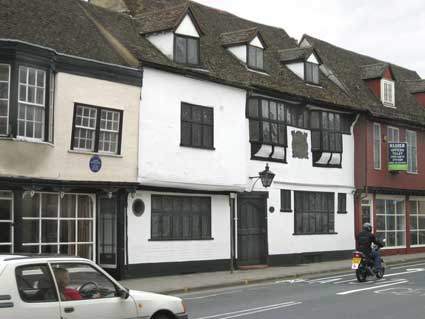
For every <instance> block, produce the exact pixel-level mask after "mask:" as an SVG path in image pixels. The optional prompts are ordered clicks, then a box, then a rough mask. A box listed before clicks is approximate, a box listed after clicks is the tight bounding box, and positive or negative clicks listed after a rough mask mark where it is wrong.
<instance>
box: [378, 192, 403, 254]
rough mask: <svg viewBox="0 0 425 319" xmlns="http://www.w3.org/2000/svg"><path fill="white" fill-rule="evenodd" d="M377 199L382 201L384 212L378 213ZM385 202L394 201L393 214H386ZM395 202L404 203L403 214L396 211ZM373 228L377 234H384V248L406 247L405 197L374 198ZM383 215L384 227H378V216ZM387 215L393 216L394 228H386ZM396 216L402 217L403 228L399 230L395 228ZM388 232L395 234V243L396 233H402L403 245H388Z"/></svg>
mask: <svg viewBox="0 0 425 319" xmlns="http://www.w3.org/2000/svg"><path fill="white" fill-rule="evenodd" d="M378 201H384V213H383V214H379V211H378ZM387 202H394V214H388V213H387V211H388V209H387ZM397 202H403V203H404V212H403V214H399V213H398V211H397ZM374 205H375V207H374V210H375V212H374V213H375V215H376V217H375V224H376V225H375V230H376V235H377V236H378V235H379V234H385V237H386V248H389V249H394V248H406V247H407V241H406V232H407V230H406V223H407V214H406V205H407V202H406V200H405V199H397V198H377V199H376V200H375V204H374ZM381 216H382V217H383V220H384V229H378V226H380V224H379V222H378V219H379V217H381ZM389 217H390V218H391V217H393V218H394V229H390V230H389V229H388V227H387V225H388V220H389ZM397 217H404V229H403V230H399V229H398V228H397V226H398V224H397ZM388 233H394V234H395V243H397V234H398V233H403V234H404V235H403V236H402V238H404V245H396V246H389V240H388V236H387V235H388Z"/></svg>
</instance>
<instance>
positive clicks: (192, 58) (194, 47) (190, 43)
mask: <svg viewBox="0 0 425 319" xmlns="http://www.w3.org/2000/svg"><path fill="white" fill-rule="evenodd" d="M198 41H199V40H198V39H187V58H188V61H187V63H189V64H199V59H198V56H199V54H198Z"/></svg>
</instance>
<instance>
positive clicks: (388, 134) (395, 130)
mask: <svg viewBox="0 0 425 319" xmlns="http://www.w3.org/2000/svg"><path fill="white" fill-rule="evenodd" d="M390 131H392V132H394V133H395V132H397V134H396V135H397V140H396V141H395V140H392V139H391V140H390V135H394V134H390ZM387 143H400V129H399V128H398V127H395V126H387Z"/></svg>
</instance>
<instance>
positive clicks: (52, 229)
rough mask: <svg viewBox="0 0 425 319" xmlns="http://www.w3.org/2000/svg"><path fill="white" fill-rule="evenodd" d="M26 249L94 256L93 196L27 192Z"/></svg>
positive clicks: (25, 209) (24, 202)
mask: <svg viewBox="0 0 425 319" xmlns="http://www.w3.org/2000/svg"><path fill="white" fill-rule="evenodd" d="M22 208H23V211H22V214H23V248H22V250H23V252H27V253H47V254H65V255H71V256H80V257H84V258H88V259H93V250H94V205H93V200H92V198H91V197H90V195H80V194H78V195H77V194H62V196H61V195H60V194H57V193H35V194H33V196H31V194H28V193H26V194H25V196H24V199H23V201H22Z"/></svg>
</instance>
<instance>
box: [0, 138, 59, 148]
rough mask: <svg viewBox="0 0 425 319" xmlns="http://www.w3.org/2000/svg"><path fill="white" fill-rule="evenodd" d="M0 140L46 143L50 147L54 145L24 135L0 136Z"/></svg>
mask: <svg viewBox="0 0 425 319" xmlns="http://www.w3.org/2000/svg"><path fill="white" fill-rule="evenodd" d="M0 140H2V141H16V142H24V143H31V144H41V145H46V146H50V147H55V145H54V144H52V143H49V142H45V141H40V140H36V139H32V138H25V137H9V136H0Z"/></svg>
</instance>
